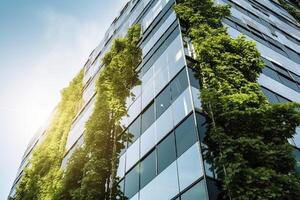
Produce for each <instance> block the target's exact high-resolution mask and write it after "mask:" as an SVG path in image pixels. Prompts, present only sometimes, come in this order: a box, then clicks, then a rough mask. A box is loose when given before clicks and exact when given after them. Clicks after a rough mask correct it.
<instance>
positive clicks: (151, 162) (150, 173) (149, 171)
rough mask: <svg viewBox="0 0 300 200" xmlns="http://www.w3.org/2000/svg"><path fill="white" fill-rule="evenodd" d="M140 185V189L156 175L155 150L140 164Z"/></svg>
mask: <svg viewBox="0 0 300 200" xmlns="http://www.w3.org/2000/svg"><path fill="white" fill-rule="evenodd" d="M140 173H141V179H140V180H141V183H140V188H143V187H144V186H145V185H147V184H148V183H149V182H150V181H151V180H152V179H153V178H154V177H155V175H156V156H155V150H154V151H152V152H151V153H150V154H149V155H148V156H147V157H146V158H145V159H144V160H143V161H142V162H141V167H140Z"/></svg>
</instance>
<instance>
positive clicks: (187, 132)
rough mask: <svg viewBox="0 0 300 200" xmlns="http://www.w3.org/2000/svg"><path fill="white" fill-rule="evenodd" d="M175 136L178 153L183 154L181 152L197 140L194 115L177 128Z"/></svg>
mask: <svg viewBox="0 0 300 200" xmlns="http://www.w3.org/2000/svg"><path fill="white" fill-rule="evenodd" d="M175 137H176V148H177V154H178V156H181V154H183V153H184V152H185V151H186V150H187V149H189V148H190V147H191V146H192V145H193V144H194V143H195V142H196V141H197V137H196V130H195V121H194V115H190V116H189V117H188V118H187V119H186V120H185V121H184V122H183V123H182V124H180V125H179V126H178V127H177V128H176V130H175Z"/></svg>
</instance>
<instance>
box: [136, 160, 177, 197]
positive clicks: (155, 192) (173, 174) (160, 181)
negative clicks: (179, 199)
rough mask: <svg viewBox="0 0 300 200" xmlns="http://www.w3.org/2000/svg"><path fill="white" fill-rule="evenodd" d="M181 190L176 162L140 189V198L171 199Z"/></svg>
mask: <svg viewBox="0 0 300 200" xmlns="http://www.w3.org/2000/svg"><path fill="white" fill-rule="evenodd" d="M178 192H179V187H178V176H177V168H176V162H173V163H172V164H171V165H170V166H169V167H168V168H167V169H165V170H164V171H163V172H162V173H160V174H159V175H158V176H157V177H155V178H154V179H153V180H152V181H151V182H150V183H149V184H148V185H146V186H145V187H144V188H143V189H142V190H141V191H140V200H154V199H155V200H156V199H157V200H160V199H161V200H163V199H171V198H172V197H174V196H175V195H176V194H178Z"/></svg>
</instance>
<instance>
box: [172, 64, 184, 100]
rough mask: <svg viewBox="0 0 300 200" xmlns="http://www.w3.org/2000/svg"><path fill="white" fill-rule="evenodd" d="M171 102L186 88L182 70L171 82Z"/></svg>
mask: <svg viewBox="0 0 300 200" xmlns="http://www.w3.org/2000/svg"><path fill="white" fill-rule="evenodd" d="M170 85H171V94H172V101H174V100H175V99H176V98H177V97H178V96H179V95H180V94H181V93H182V92H183V91H184V90H185V88H187V87H188V81H187V75H186V71H185V69H183V70H182V71H181V72H180V73H179V74H178V75H177V76H176V78H175V79H174V80H172V82H171V84H170Z"/></svg>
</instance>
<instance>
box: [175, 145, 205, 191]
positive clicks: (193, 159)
mask: <svg viewBox="0 0 300 200" xmlns="http://www.w3.org/2000/svg"><path fill="white" fill-rule="evenodd" d="M177 164H178V178H179V187H180V190H181V191H183V190H184V189H185V188H186V187H188V186H189V185H190V184H192V183H193V182H195V181H196V180H197V179H198V178H200V177H201V176H203V169H202V165H201V160H200V150H199V143H198V142H197V143H196V144H194V145H193V146H192V147H191V148H190V149H188V150H187V151H186V152H185V153H183V154H182V155H181V156H180V157H179V158H178V159H177Z"/></svg>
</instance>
